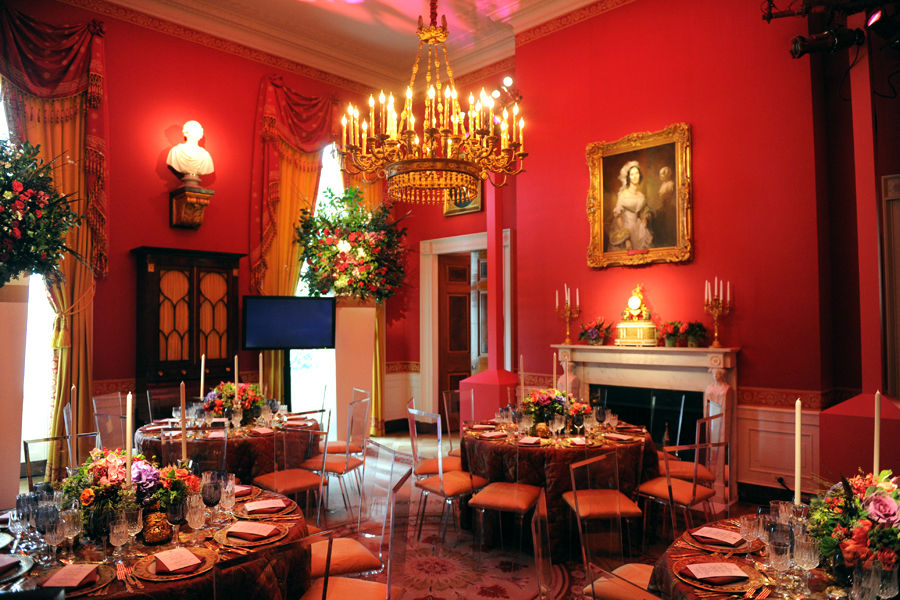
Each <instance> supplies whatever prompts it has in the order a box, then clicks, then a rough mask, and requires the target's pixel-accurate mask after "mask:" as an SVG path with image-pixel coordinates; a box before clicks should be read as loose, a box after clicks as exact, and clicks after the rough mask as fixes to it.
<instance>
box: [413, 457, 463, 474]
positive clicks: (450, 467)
mask: <svg viewBox="0 0 900 600" xmlns="http://www.w3.org/2000/svg"><path fill="white" fill-rule="evenodd" d="M443 463H444V464H443V467H444V473H446V472H448V471H462V459H461V458H459V457H458V456H445V457H444V459H443ZM437 474H438V459H437V458H426V459H425V460H423V461H420V462H419V464H417V465H416V475H437Z"/></svg>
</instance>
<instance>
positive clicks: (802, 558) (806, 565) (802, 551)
mask: <svg viewBox="0 0 900 600" xmlns="http://www.w3.org/2000/svg"><path fill="white" fill-rule="evenodd" d="M794 562H795V563H797V566H798V567H800V568H801V569H802V570H803V572H804V573H805V576H804V577H803V590H802V594H803V596H804V597H805V596H807V595H809V575H810V571H811V570H812V569H815V568H816V567H818V566H819V545H818V542H817V541H816V539H815V538H811V537H807V536H802V537H797V538H794Z"/></svg>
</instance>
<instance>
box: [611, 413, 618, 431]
mask: <svg viewBox="0 0 900 600" xmlns="http://www.w3.org/2000/svg"><path fill="white" fill-rule="evenodd" d="M618 424H619V415H617V414H615V413H613V412H610V413H609V426H610V427H611V428H612V429H615V428H616V426H617V425H618Z"/></svg>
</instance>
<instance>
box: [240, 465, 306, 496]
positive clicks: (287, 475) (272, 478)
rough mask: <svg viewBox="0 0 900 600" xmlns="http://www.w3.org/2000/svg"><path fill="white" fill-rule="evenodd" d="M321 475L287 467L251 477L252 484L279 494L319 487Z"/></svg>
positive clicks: (294, 492)
mask: <svg viewBox="0 0 900 600" xmlns="http://www.w3.org/2000/svg"><path fill="white" fill-rule="evenodd" d="M321 481H322V476H321V475H319V474H317V473H313V472H312V471H307V470H306V469H288V470H286V471H275V472H274V473H265V474H263V475H257V476H256V477H254V478H253V485H255V486H257V487H261V488H263V489H266V490H271V491H273V492H278V493H279V494H285V495H290V494H296V493H297V492H305V491H306V490H311V489H314V488H317V487H319V483H320V482H321Z"/></svg>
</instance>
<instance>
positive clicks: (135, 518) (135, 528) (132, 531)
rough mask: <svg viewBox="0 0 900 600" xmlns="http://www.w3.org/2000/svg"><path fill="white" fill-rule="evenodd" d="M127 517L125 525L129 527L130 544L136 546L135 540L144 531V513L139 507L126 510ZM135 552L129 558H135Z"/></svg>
mask: <svg viewBox="0 0 900 600" xmlns="http://www.w3.org/2000/svg"><path fill="white" fill-rule="evenodd" d="M122 514H123V515H125V523H126V524H127V525H128V544H129V545H130V546H133V545H134V538H135V537H136V536H137V534H139V533H140V532H141V530H143V529H144V511H143V510H141V509H140V508H139V507H134V508H126V509H125V510H124V511H122ZM133 554H134V553H133V552H131V553H130V554H128V556H133Z"/></svg>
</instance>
